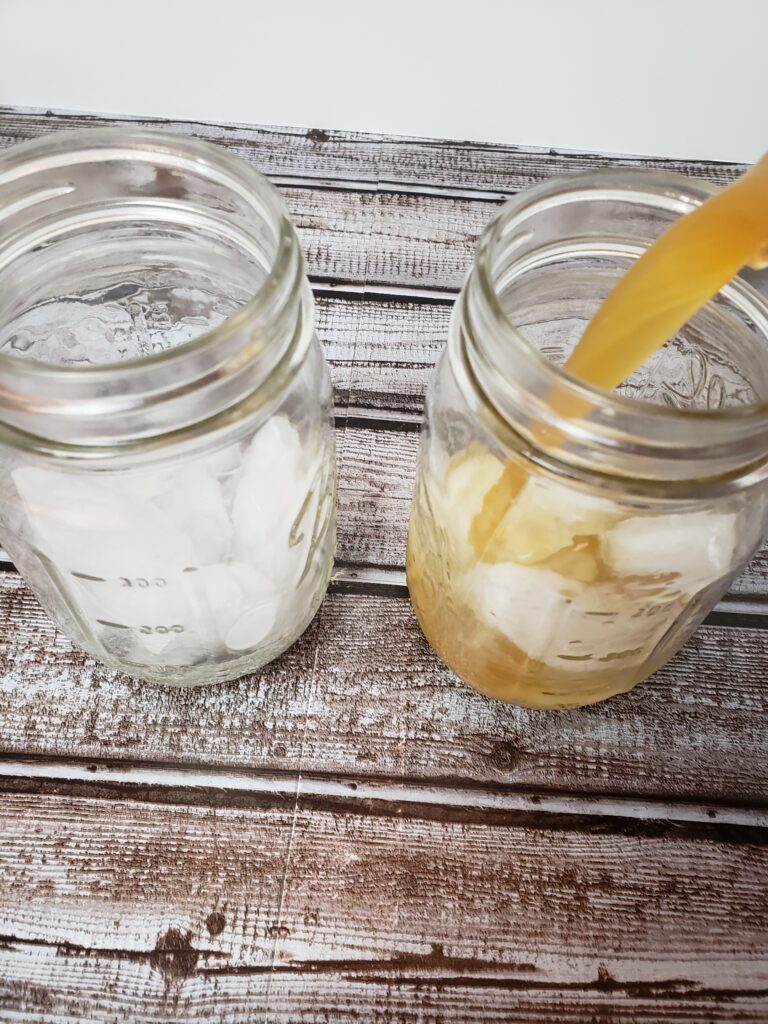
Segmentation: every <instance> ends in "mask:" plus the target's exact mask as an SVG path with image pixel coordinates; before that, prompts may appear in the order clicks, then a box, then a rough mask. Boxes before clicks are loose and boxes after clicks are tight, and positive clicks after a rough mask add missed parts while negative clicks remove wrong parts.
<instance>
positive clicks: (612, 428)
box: [452, 169, 768, 479]
mask: <svg viewBox="0 0 768 1024" xmlns="http://www.w3.org/2000/svg"><path fill="white" fill-rule="evenodd" d="M717 191H718V189H717V187H716V186H715V185H713V184H710V183H709V182H704V181H698V180H695V181H694V180H692V179H689V178H686V177H684V176H682V175H678V174H674V173H665V172H661V173H660V172H656V171H642V170H626V171H616V170H610V169H606V170H600V171H595V172H591V173H588V174H574V175H567V176H563V177H561V178H555V179H551V180H549V181H547V182H544V183H542V184H540V185H537V186H534V187H533V188H530V189H527V190H525V191H524V192H521V193H519V194H518V195H516V196H514V197H513V198H512V199H510V200H509V201H508V202H507V203H506V204H505V205H504V207H503V208H502V209H501V211H500V212H499V214H498V215H497V216H496V218H495V219H494V220H493V221H492V222H491V224H489V225H488V227H487V228H486V230H485V231H484V232H483V234H482V236H481V238H480V240H479V242H478V247H477V255H476V259H475V264H474V266H473V268H472V270H471V272H470V275H469V278H468V280H467V284H466V286H465V289H464V291H463V293H462V296H461V299H460V301H459V303H458V304H457V310H456V313H455V317H454V321H455V330H454V331H453V332H452V338H454V340H455V346H454V347H455V349H457V350H459V353H460V356H461V358H459V360H458V362H459V363H461V362H462V361H463V363H464V369H463V371H462V372H463V374H464V375H465V376H466V374H467V373H469V376H471V378H472V379H473V385H472V386H473V387H474V388H475V390H480V391H481V392H482V393H483V396H484V398H486V399H487V400H488V401H489V402H490V405H491V406H492V407H493V412H494V414H495V415H496V416H500V417H501V418H502V420H503V421H504V422H505V423H506V424H507V425H508V426H509V427H510V428H511V429H512V430H513V431H519V430H520V429H521V421H522V432H523V433H524V434H526V436H527V437H528V439H529V440H533V441H534V442H535V440H536V429H535V423H534V421H536V420H538V421H544V422H546V423H547V425H548V426H550V427H553V428H554V429H555V430H556V431H558V432H560V433H561V434H562V436H565V437H566V438H569V439H570V440H572V441H573V444H574V447H575V448H578V446H579V445H581V446H582V447H584V448H585V452H586V448H589V449H590V452H589V455H588V456H587V455H586V454H584V464H585V465H587V464H593V463H594V459H595V455H596V451H597V450H599V457H598V460H597V461H598V462H599V463H600V464H601V466H602V468H606V469H608V471H609V472H618V471H619V466H618V462H619V460H624V462H623V466H622V471H626V472H627V473H629V475H635V474H636V475H638V476H644V475H646V474H647V475H649V476H650V477H653V476H654V475H655V474H656V471H658V468H659V465H660V464H662V463H664V462H665V460H667V459H669V458H670V457H672V456H674V457H675V458H676V461H677V462H678V466H677V467H676V468H675V469H671V468H669V469H668V470H662V475H663V474H664V473H666V472H670V473H671V474H672V475H673V476H674V477H675V478H676V479H682V478H684V477H686V476H690V475H691V474H692V475H694V476H701V475H710V474H713V473H714V474H718V473H720V472H726V471H729V470H730V469H733V468H734V467H735V466H737V465H740V466H743V465H745V464H747V463H749V462H753V461H755V460H758V459H764V458H765V456H766V454H767V453H768V380H767V381H766V385H767V386H766V387H764V388H763V394H764V395H765V396H766V397H765V398H763V397H762V396H760V397H759V398H758V400H757V401H754V402H749V403H748V404H734V405H726V406H725V407H719V408H697V407H681V406H680V405H671V404H660V403H658V402H653V401H647V400H642V399H640V398H637V397H632V396H631V395H628V394H620V393H617V392H615V391H609V390H607V389H604V388H602V387H599V386H596V385H592V384H589V383H587V382H585V381H584V380H581V379H579V378H577V377H575V376H574V375H573V374H571V373H570V372H569V371H568V370H566V369H565V368H564V366H562V365H558V363H556V362H553V361H552V360H551V359H550V358H548V357H547V355H545V354H544V353H543V352H542V351H540V350H539V349H538V348H537V347H536V346H535V345H534V344H532V343H531V341H530V340H529V339H528V338H527V337H526V335H525V333H524V331H522V330H521V329H520V328H519V326H518V325H517V324H516V323H515V322H513V319H512V318H511V317H510V314H509V312H508V310H507V309H505V307H504V297H503V293H504V292H505V289H507V288H508V287H509V286H510V282H512V283H513V284H514V282H515V281H518V280H519V281H523V282H524V280H525V275H526V273H529V272H538V273H544V272H551V273H555V270H551V267H554V266H555V264H556V263H557V261H558V260H562V261H565V260H566V259H569V258H571V257H574V256H580V255H585V254H586V255H588V256H589V257H590V258H592V259H593V262H597V261H599V259H600V258H602V257H606V258H607V257H609V256H612V255H614V254H616V253H619V252H620V253H621V255H622V257H623V258H636V257H637V256H638V255H640V254H641V252H642V251H644V249H645V248H647V246H648V245H649V244H650V242H651V241H652V240H653V239H652V238H643V236H642V230H644V228H643V225H642V223H641V221H642V218H643V217H644V216H645V213H646V211H649V210H650V211H652V212H653V215H654V216H659V217H661V218H666V220H667V221H668V222H670V223H671V221H672V220H673V219H676V218H677V217H679V216H681V215H683V214H685V213H687V212H689V211H690V210H692V209H694V208H695V207H696V206H698V205H700V204H701V203H702V202H703V201H704V200H705V199H706V198H708V197H709V196H710V195H712V194H715V193H716V192H717ZM600 204H602V205H603V206H604V207H605V208H606V211H609V210H610V209H611V207H612V206H615V207H616V208H619V207H621V209H622V210H623V211H624V215H625V216H626V217H627V218H628V220H630V221H631V220H632V217H633V211H634V210H636V211H637V214H636V217H637V225H639V226H636V227H634V228H632V229H626V228H624V229H623V228H622V227H621V226H620V225H619V226H617V227H616V228H615V229H613V228H611V226H610V218H609V217H607V215H606V218H605V219H604V222H603V224H602V226H601V227H600V228H598V229H596V234H595V237H589V235H590V232H592V230H593V228H592V223H591V220H590V215H589V213H588V209H592V210H595V209H597V208H598V206H599V205H600ZM580 206H583V207H584V212H583V213H580V212H579V207H580ZM546 216H549V217H553V216H557V217H559V218H560V220H559V224H560V228H559V230H561V231H562V224H563V223H565V224H566V226H567V228H566V230H565V231H563V232H562V234H561V235H560V237H559V238H557V239H556V240H554V239H553V237H550V238H546V237H545V239H544V241H543V242H542V241H540V240H536V239H534V235H536V234H537V233H538V232H539V226H538V223H537V218H538V219H539V220H542V219H544V218H545V217H546ZM546 230H547V229H546V227H545V228H544V232H543V233H544V235H546ZM630 231H633V232H634V235H632V234H631V233H630ZM601 232H602V233H601ZM656 233H657V234H658V233H661V232H660V231H657V232H656ZM553 254H554V255H553ZM548 261H550V262H548ZM548 268H550V269H548ZM767 279H768V275H765V274H763V275H762V277H761V275H759V274H755V273H754V272H752V271H749V270H747V271H742V272H741V273H740V274H739V275H737V277H736V278H734V279H733V281H732V282H730V284H729V285H728V286H726V288H725V289H722V290H721V293H720V294H721V295H727V297H728V299H729V301H730V302H731V303H732V304H733V306H734V307H735V308H738V309H739V310H743V311H744V312H745V315H747V314H748V316H749V318H750V320H751V321H753V322H754V324H755V330H756V334H758V335H759V336H760V338H761V340H764V341H765V344H766V349H765V355H766V359H765V360H764V363H765V368H766V374H767V375H768V301H766V297H765V295H763V294H761V293H760V291H758V290H757V288H756V287H755V283H756V282H757V283H761V284H762V287H763V288H765V281H766V280H767ZM521 287H522V286H521ZM590 315H591V314H590ZM586 319H588V317H587V318H586ZM455 354H456V353H455V352H454V356H455ZM454 362H455V363H456V360H454ZM459 375H460V376H461V375H462V374H461V373H460V374H459ZM553 394H557V395H558V398H559V399H560V400H561V402H562V406H563V407H571V408H576V409H584V410H587V411H588V412H585V414H584V415H583V416H578V417H576V418H574V419H572V420H570V419H568V418H565V417H562V416H560V417H558V416H557V414H556V413H555V412H553V410H552V409H551V407H549V399H550V398H551V396H552V395H553ZM521 403H522V404H523V405H524V406H525V409H524V410H522V412H523V415H522V417H521ZM529 428H530V429H529ZM705 446H706V448H707V449H708V450H709V451H710V452H712V453H714V454H715V459H714V461H713V462H712V464H711V465H710V466H708V467H706V468H704V466H703V461H704V459H703V449H704V447H705ZM543 447H544V448H546V445H544V446H543ZM611 453H612V454H611ZM549 454H552V452H551V451H550V453H549ZM570 454H571V455H572V456H573V457H574V460H575V461H576V462H578V461H579V457H578V454H577V453H576V452H575V451H573V452H571V453H570ZM561 456H562V457H563V458H565V459H566V461H567V460H568V458H569V457H570V456H569V455H568V454H567V453H565V454H564V453H563V452H562V451H561V452H559V453H558V457H561ZM628 456H629V457H630V461H634V464H633V465H632V466H630V465H629V463H628V462H627V461H626V460H627V457H628ZM634 456H641V457H642V458H634V460H633V459H632V457H634ZM643 460H644V464H641V463H642V462H643ZM654 460H655V462H656V466H655V469H652V467H651V462H653V461H654ZM691 461H693V462H696V463H700V464H699V465H697V466H696V467H693V466H692V465H691ZM685 463H687V464H686V465H684V464H685ZM726 463H727V464H728V465H727V466H726Z"/></svg>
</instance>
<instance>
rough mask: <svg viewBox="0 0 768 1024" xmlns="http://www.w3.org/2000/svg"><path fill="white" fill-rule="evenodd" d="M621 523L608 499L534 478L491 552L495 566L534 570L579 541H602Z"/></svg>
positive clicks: (508, 515)
mask: <svg viewBox="0 0 768 1024" xmlns="http://www.w3.org/2000/svg"><path fill="white" fill-rule="evenodd" d="M620 517H621V510H620V509H617V508H616V506H615V505H613V504H612V503H611V502H609V501H607V500H606V499H604V498H600V497H597V496H593V495H589V494H587V493H585V492H583V491H580V490H577V489H574V488H571V487H568V486H567V485H565V484H561V483H558V482H556V481H554V480H550V479H549V478H546V477H542V476H529V477H528V480H527V481H526V483H525V485H524V487H523V488H522V490H521V491H520V493H519V494H518V496H517V497H516V498H515V500H514V501H513V502H512V504H511V505H510V507H509V510H508V511H507V513H506V515H505V516H504V518H503V519H502V520H501V522H500V524H499V527H498V529H497V530H496V533H495V534H494V536H493V538H492V540H491V543H490V545H489V547H488V552H487V554H486V556H485V557H486V558H487V560H489V561H495V562H507V561H513V562H520V563H522V564H526V565H533V564H536V563H538V562H543V561H545V560H546V559H547V558H550V557H551V556H552V555H554V554H555V553H556V552H558V551H561V550H562V549H563V548H567V547H569V546H570V545H571V544H572V543H573V540H574V537H584V536H600V535H601V534H602V533H604V532H605V530H606V528H607V527H609V526H611V525H613V524H614V523H615V522H617V521H618V520H619V518H620Z"/></svg>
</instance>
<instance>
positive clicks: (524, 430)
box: [408, 171, 768, 708]
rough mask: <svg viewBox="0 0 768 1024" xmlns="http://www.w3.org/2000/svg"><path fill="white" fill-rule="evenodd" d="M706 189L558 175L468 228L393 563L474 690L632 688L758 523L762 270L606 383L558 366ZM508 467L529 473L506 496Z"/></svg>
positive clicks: (746, 275) (647, 178)
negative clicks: (476, 238)
mask: <svg viewBox="0 0 768 1024" xmlns="http://www.w3.org/2000/svg"><path fill="white" fill-rule="evenodd" d="M713 191H714V189H713V187H712V186H709V185H707V184H706V183H702V182H695V181H691V180H688V179H686V178H683V177H680V176H677V175H671V174H658V173H651V172H648V173H643V172H635V171H627V172H604V173H596V174H590V175H579V176H574V177H571V178H562V179H556V180H552V181H549V182H547V183H545V184H543V185H541V186H538V187H535V188H533V189H530V190H528V191H526V192H524V193H521V194H520V195H518V196H516V197H515V198H514V199H512V200H510V201H509V202H508V203H507V204H506V205H505V206H504V207H503V208H502V210H501V212H500V213H499V215H498V216H497V217H496V218H495V220H494V221H493V222H492V223H491V224H490V225H489V227H488V228H487V229H486V231H485V232H484V234H483V236H482V237H481V239H480V242H479V244H478V249H477V255H476V260H475V263H474V266H473V268H472V270H471V271H470V274H469V276H468V278H467V281H466V284H465V286H464V289H463V291H462V293H461V296H460V297H459V299H458V301H457V303H456V306H455V309H454V313H453V317H452V322H451V329H450V337H449V342H448V347H447V351H446V352H445V353H444V355H443V357H442V359H441V362H440V364H439V365H438V368H437V370H436V373H435V375H434V378H433V380H432V382H431V385H430V389H429V393H428V398H427V409H426V418H425V426H424V430H423V434H422V445H421V456H420V466H419V472H418V478H417V486H416V495H415V499H414V505H413V510H412V517H411V527H410V534H409V545H408V584H409V587H410V592H411V597H412V599H413V603H414V606H415V609H416V613H417V616H418V618H419V621H420V623H421V626H422V628H423V630H424V632H425V634H426V636H427V639H428V640H429V641H430V643H431V644H432V646H433V647H434V648H435V650H436V651H437V652H438V654H439V655H440V656H441V657H442V658H444V660H445V661H446V662H447V663H448V665H449V666H450V667H451V668H453V669H454V670H455V671H456V672H457V673H458V674H459V675H460V676H462V677H463V678H464V679H465V680H467V681H468V682H470V683H471V684H473V685H474V686H476V687H477V688H478V689H480V690H482V691H483V692H485V693H487V694H489V695H491V696H494V697H498V698H501V699H502V700H507V701H511V702H513V703H516V704H521V705H525V706H528V707H539V708H566V707H577V706H580V705H584V704H589V703H592V702H594V701H598V700H602V699H604V698H606V697H610V696H611V695H613V694H617V693H622V692H624V691H626V690H629V689H630V688H631V687H633V686H634V685H635V684H636V683H639V682H640V681H642V680H643V679H645V678H646V677H647V676H649V675H650V674H651V673H652V672H654V671H655V670H656V669H658V668H659V667H660V666H661V665H663V664H664V663H665V662H666V661H667V660H668V659H669V658H671V657H672V655H673V654H674V653H675V652H676V651H677V650H678V649H679V648H680V646H681V645H682V644H683V643H684V642H685V640H686V639H687V638H688V637H689V636H690V635H691V633H692V632H693V631H694V629H695V628H696V627H697V626H698V625H699V624H700V623H701V621H702V619H703V618H704V617H705V616H706V614H707V613H708V612H709V611H710V609H711V608H712V607H713V605H714V604H715V603H716V602H717V600H718V599H719V598H720V597H721V596H722V595H723V594H724V593H725V592H726V590H727V589H728V587H729V586H730V584H731V582H732V581H733V579H734V578H735V577H736V576H737V575H738V573H739V572H740V571H741V569H742V568H743V566H744V565H745V563H746V562H747V561H748V560H749V558H750V557H751V555H752V554H753V553H754V551H755V549H756V548H757V546H758V545H759V544H760V541H761V539H762V537H763V535H764V533H765V532H766V527H767V525H768V522H767V518H768V513H767V509H768V501H767V500H766V476H767V475H768V469H767V467H766V456H768V405H766V402H768V303H767V302H766V299H765V291H766V280H767V275H765V274H757V273H754V272H749V271H745V272H743V273H742V274H741V275H740V276H739V277H737V278H735V279H734V280H733V281H732V282H731V283H730V284H729V285H728V286H727V287H725V288H723V289H722V291H721V292H720V293H719V294H718V295H717V296H716V298H715V299H714V300H713V301H712V302H710V303H708V304H707V306H706V307H705V308H703V309H702V310H701V311H700V312H699V313H698V314H697V315H696V316H695V317H693V319H692V320H691V321H690V322H689V323H688V324H687V325H686V326H685V327H684V329H683V330H682V331H681V332H680V333H679V334H678V335H677V336H676V337H675V338H673V339H671V340H670V341H669V342H668V343H667V345H666V346H665V347H664V348H663V349H662V350H660V351H659V352H657V353H656V354H655V355H654V356H653V357H652V358H651V359H650V360H648V361H647V362H646V363H645V364H644V365H643V366H642V367H641V368H640V369H639V370H637V371H636V372H635V373H634V374H633V375H632V376H631V377H630V378H629V379H628V380H627V381H626V382H625V383H624V384H623V385H622V386H621V388H619V389H618V391H617V392H613V393H609V392H607V391H604V390H602V389H599V388H593V387H591V386H589V385H586V384H584V383H581V382H579V381H577V380H576V379H575V378H574V377H572V376H571V375H569V374H568V373H567V372H566V371H564V370H563V369H562V364H563V363H564V362H565V360H566V358H567V357H568V355H569V354H570V352H571V351H572V349H573V348H574V346H575V344H576V342H577V341H578V339H579V337H580V336H581V333H582V332H583V330H584V328H585V327H586V324H587V323H588V322H589V320H590V318H591V317H592V315H593V314H594V313H595V311H596V310H597V308H598V306H599V305H600V303H601V302H602V300H603V299H604V298H605V296H606V295H607V294H608V292H609V291H610V289H611V288H612V286H613V285H614V284H615V283H616V282H617V281H618V279H619V278H620V276H621V275H622V274H623V273H624V272H625V271H626V270H627V268H628V267H629V266H630V265H631V263H632V262H633V260H635V259H636V258H637V257H638V256H639V255H640V254H641V253H642V252H643V251H644V250H645V249H646V248H647V247H648V246H649V245H650V244H651V243H652V242H653V240H654V239H655V238H656V237H657V236H658V235H659V234H660V233H661V232H662V231H663V230H664V229H665V228H666V227H667V226H668V225H669V224H670V223H671V222H672V221H673V220H675V219H676V218H677V217H679V216H681V215H683V214H685V213H686V212H688V211H690V210H691V209H693V208H694V207H695V206H696V205H697V204H699V203H701V202H702V201H703V200H704V199H706V197H707V196H708V195H710V194H711V193H712V192H713ZM510 465H512V466H514V467H516V468H515V469H512V470H511V471H510V470H509V469H508V467H510ZM505 472H511V473H512V474H513V476H517V477H518V478H519V479H524V480H525V483H524V486H523V488H522V489H521V490H520V491H519V493H518V494H517V496H516V497H515V498H514V499H513V500H511V501H510V500H508V498H507V499H503V498H502V499H499V495H500V494H501V495H503V491H504V488H503V486H500V487H497V486H496V485H497V484H498V483H499V480H500V479H501V478H502V476H503V474H504V473H505ZM494 488H495V490H494ZM494 496H495V497H494ZM494 501H495V507H494ZM481 509H485V511H486V513H490V517H489V519H488V520H487V522H489V523H491V524H492V528H491V529H490V530H487V531H486V534H485V535H484V538H483V540H482V543H480V544H478V542H477V541H478V534H477V532H473V523H474V522H476V520H475V517H476V515H477V514H478V513H479V512H480V511H481Z"/></svg>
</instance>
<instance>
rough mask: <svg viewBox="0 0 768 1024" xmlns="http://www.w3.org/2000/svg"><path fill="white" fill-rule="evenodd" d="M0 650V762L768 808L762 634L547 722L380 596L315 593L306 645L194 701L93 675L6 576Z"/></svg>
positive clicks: (734, 637) (720, 634)
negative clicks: (69, 759) (229, 772)
mask: <svg viewBox="0 0 768 1024" xmlns="http://www.w3.org/2000/svg"><path fill="white" fill-rule="evenodd" d="M0 638H1V639H0V701H2V706H3V707H4V709H5V710H4V713H3V714H2V715H0V749H2V750H3V751H5V756H6V757H11V756H19V755H24V754H27V755H36V756H38V757H45V756H57V757H66V756H74V757H78V758H93V759H97V760H99V759H106V760H110V759H113V760H119V761H123V762H127V763H130V762H133V761H138V760H146V761H151V762H158V763H165V764H169V765H173V764H179V765H190V766H194V765H212V766H219V767H222V768H245V769H249V770H252V771H278V772H295V771H301V772H302V773H305V774H309V773H315V774H320V775H327V776H344V777H348V778H382V777H383V778H391V779H395V780H398V779H400V780H402V779H410V780H413V781H415V782H419V783H423V784H425V785H443V784H445V785H449V786H450V785H466V784H470V785H480V786H490V787H498V786H501V787H511V788H514V789H522V790H528V789H532V790H538V791H545V790H547V791H553V792H557V791H565V792H570V793H575V794H578V793H593V794H614V795H634V796H639V797H646V798H657V797H666V798H670V797H675V798H688V799H701V800H705V801H713V802H714V803H715V805H716V804H717V803H718V802H732V803H737V804H740V803H743V802H744V801H752V802H753V803H756V804H766V803H768V736H767V735H766V731H765V729H764V725H763V723H764V721H765V715H766V712H768V682H766V679H765V673H764V671H763V666H764V665H765V661H766V656H767V655H768V632H765V631H762V630H748V629H733V628H721V627H703V628H702V629H701V630H700V631H699V633H698V634H697V635H696V637H695V638H694V639H693V640H692V641H691V643H690V644H688V645H687V647H686V648H685V649H684V650H683V652H681V654H680V655H678V657H677V658H676V659H675V660H674V661H673V662H672V663H671V664H670V665H668V666H667V667H666V668H665V669H663V670H662V671H661V672H659V673H657V674H656V676H655V677H654V678H653V679H652V680H651V681H650V682H648V683H647V684H645V685H644V686H643V687H640V688H638V689H636V690H635V691H634V692H633V693H631V694H628V695H626V696H624V697H617V698H615V699H613V700H611V701H609V702H607V703H604V704H600V705H596V706H594V707H591V708H583V709H581V710H578V711H568V712H559V713H554V712H537V711H527V710H525V709H522V708H514V707H510V706H507V705H504V704H501V703H499V702H497V701H489V700H487V699H486V698H484V697H482V696H480V695H479V694H477V693H475V692H474V691H473V690H472V689H470V688H469V687H467V686H465V685H463V684H462V683H461V682H460V681H459V680H458V679H457V678H456V676H454V675H453V674H452V673H451V672H450V671H449V670H448V669H447V668H446V667H445V666H444V665H443V664H442V663H441V662H440V661H439V660H438V658H437V657H436V656H435V655H434V654H433V653H432V651H431V650H430V649H429V647H428V645H427V643H426V641H425V640H424V638H423V636H422V634H421V632H420V630H419V628H418V625H417V623H416V621H415V618H414V616H413V612H412V610H411V608H410V605H409V603H408V601H406V600H404V599H397V598H388V597H376V596H369V597H364V596H361V595H359V594H357V595H351V594H350V595H345V594H336V593H331V594H329V595H328V597H327V598H326V601H325V604H324V606H323V609H322V610H321V613H320V616H319V618H318V619H317V620H316V621H315V624H314V627H313V630H311V631H310V632H309V633H307V634H305V636H304V637H303V638H302V639H301V640H300V641H299V642H298V643H297V644H295V645H294V646H293V647H292V648H291V649H290V650H289V651H288V652H287V653H286V654H285V655H284V656H283V657H282V658H280V659H278V660H277V661H275V662H273V663H272V664H271V665H269V666H267V668H265V669H264V670H263V671H262V672H261V673H259V674H258V675H257V676H252V677H246V678H244V679H242V680H240V681H238V682H237V683H232V684H228V685H220V686H215V687H210V688H202V689H195V690H183V691H177V690H168V689H164V688H162V687H153V686H148V685H147V684H144V683H140V682H137V681H135V680H130V679H128V678H126V677H124V676H121V675H118V674H116V673H114V672H111V671H109V670H108V669H105V668H102V667H101V666H100V665H98V664H97V663H96V662H95V661H94V660H93V659H92V658H90V657H87V656H85V655H83V654H81V653H80V652H78V651H77V650H76V649H75V648H74V647H73V646H72V645H71V644H70V643H69V641H68V640H66V639H65V638H64V637H63V636H62V635H61V634H60V633H58V632H57V631H56V630H55V629H54V627H53V626H52V624H51V623H50V621H49V620H48V618H47V617H46V616H45V614H44V613H43V612H42V611H41V610H40V609H39V606H38V605H37V602H36V601H35V599H34V598H33V597H32V595H31V594H30V593H29V591H28V590H27V588H26V586H25V585H24V583H23V581H22V580H21V579H20V578H19V577H17V576H14V575H9V574H6V575H2V576H0ZM712 813H713V814H716V806H714V807H713V810H712Z"/></svg>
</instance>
